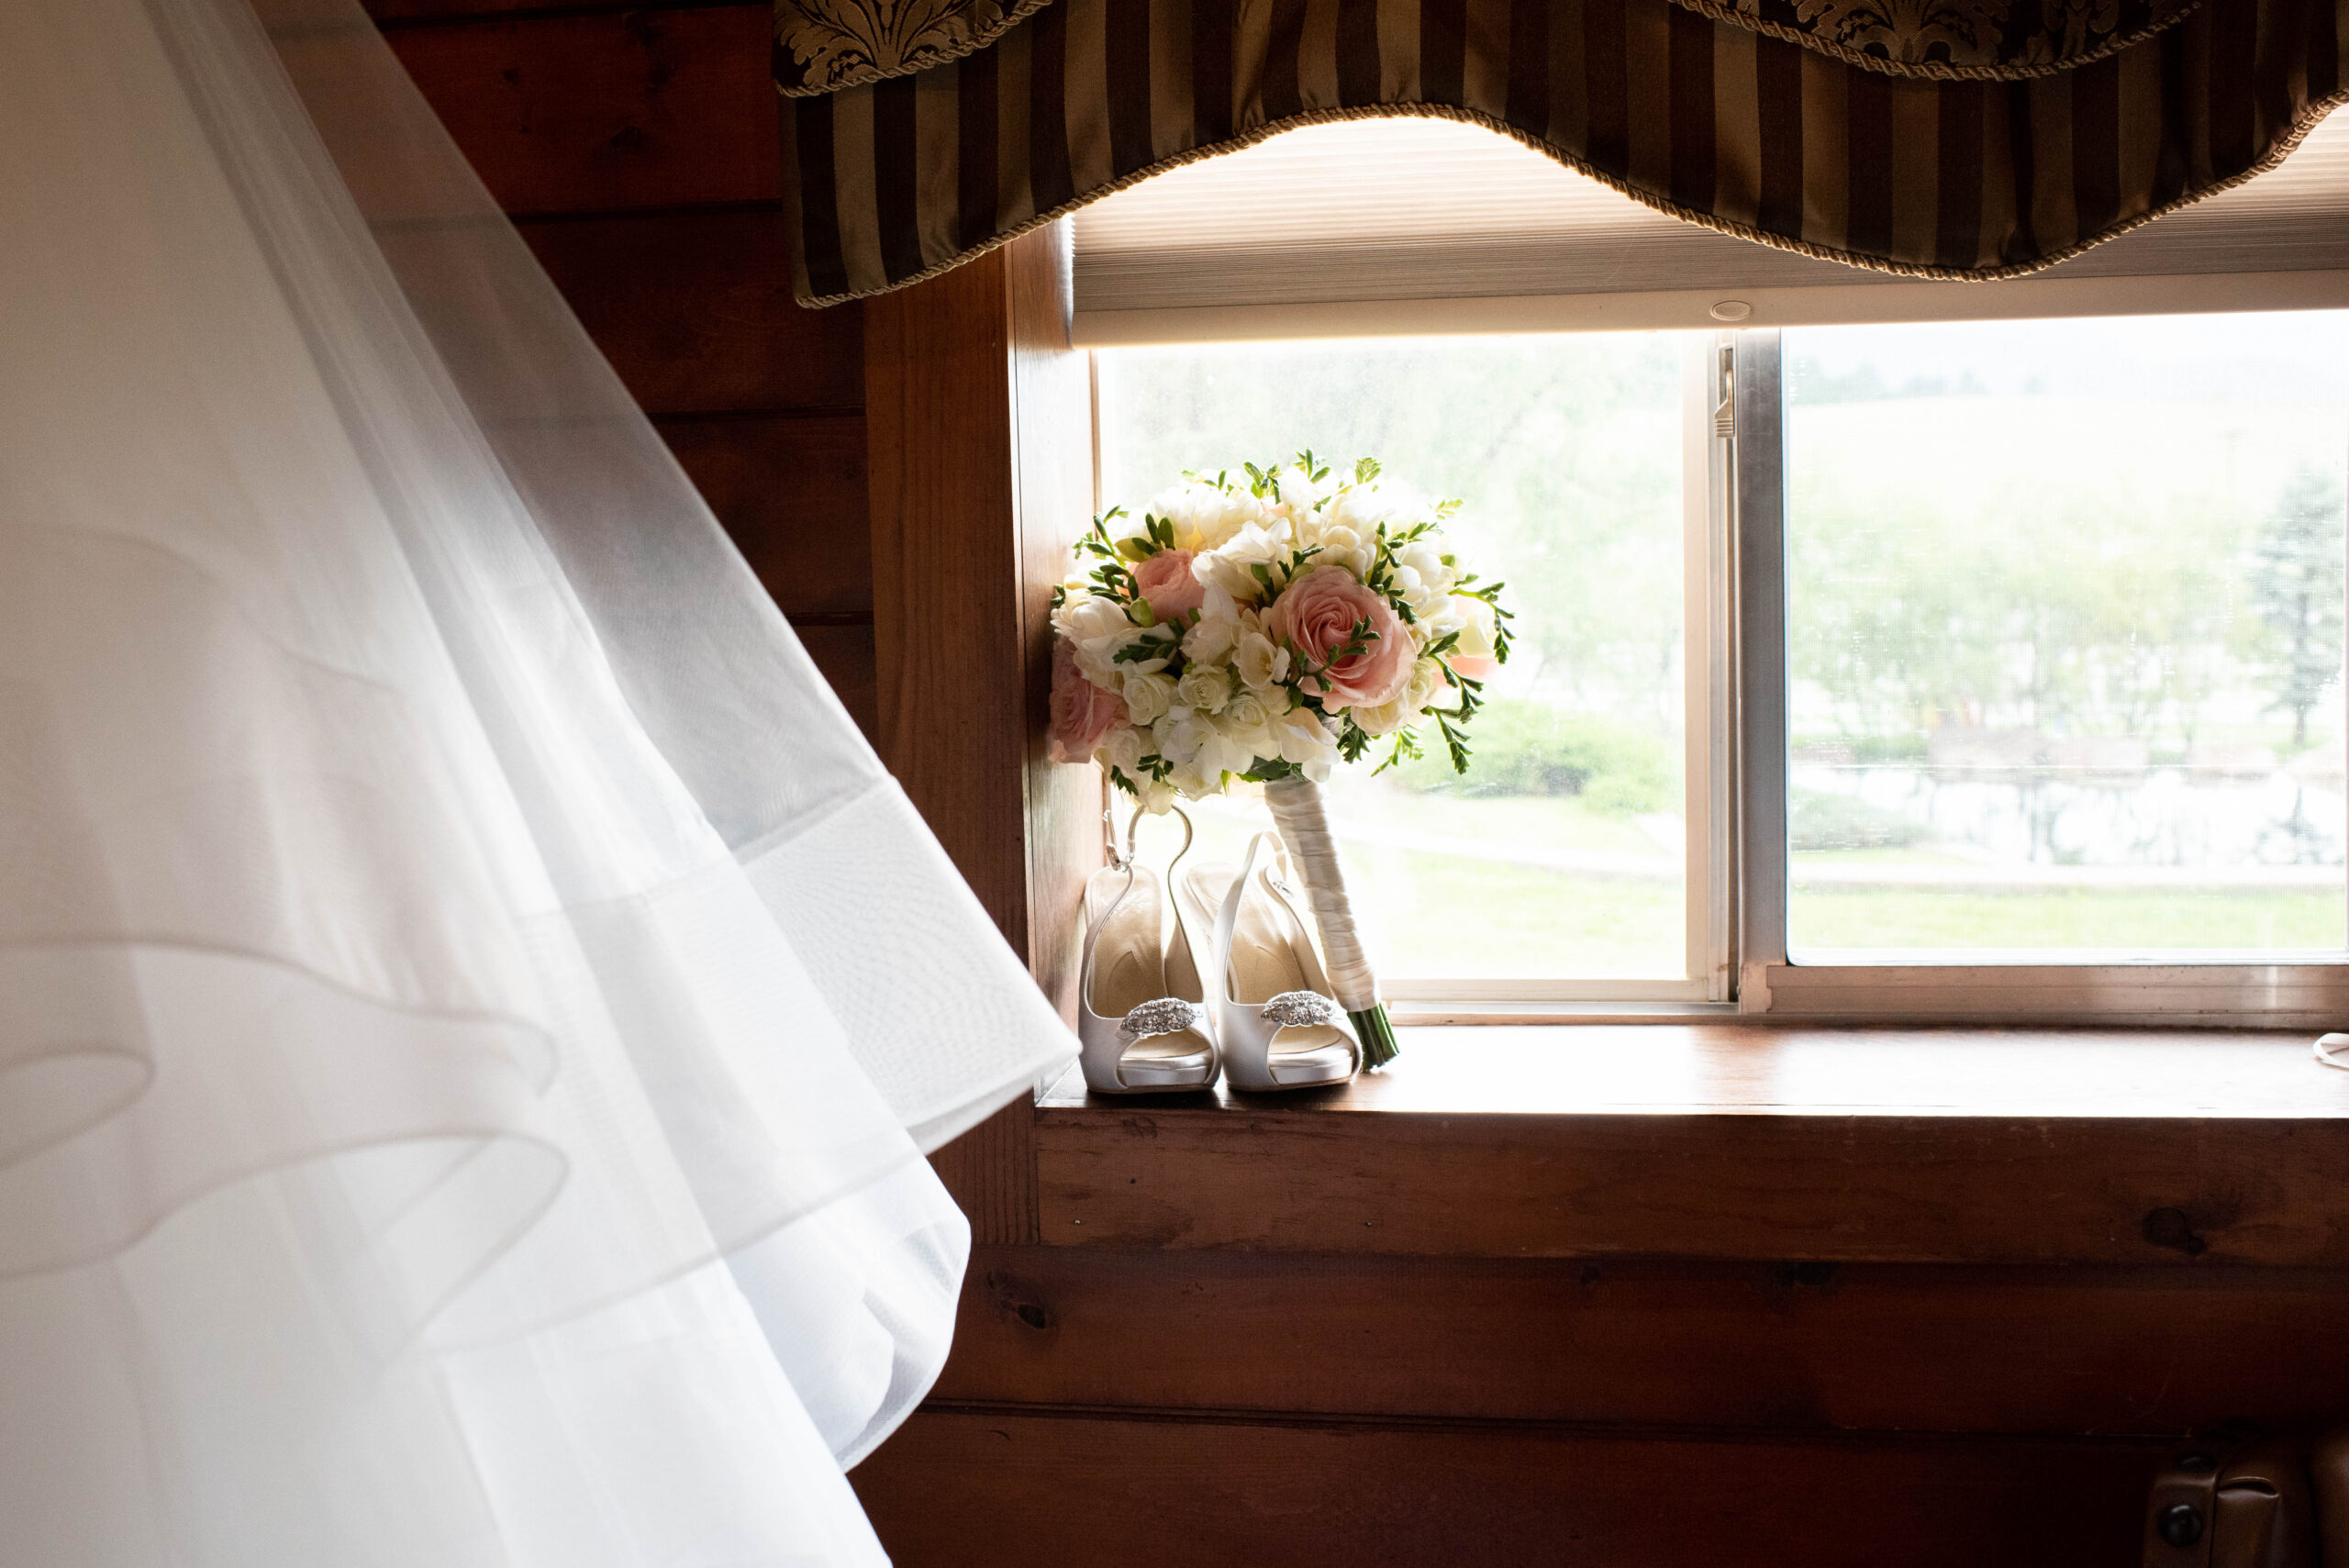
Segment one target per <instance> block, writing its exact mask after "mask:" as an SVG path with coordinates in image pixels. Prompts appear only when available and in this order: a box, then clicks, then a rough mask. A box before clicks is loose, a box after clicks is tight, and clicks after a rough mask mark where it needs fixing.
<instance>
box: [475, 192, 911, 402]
mask: <svg viewBox="0 0 2349 1568" xmlns="http://www.w3.org/2000/svg"><path fill="white" fill-rule="evenodd" d="M522 236H523V238H524V239H528V240H529V243H530V249H531V250H534V251H536V252H537V253H538V257H539V261H540V263H541V264H543V265H544V266H545V268H546V270H547V272H548V274H549V275H550V276H551V277H552V278H553V279H554V283H555V286H556V287H557V288H559V289H561V290H562V295H563V298H564V299H566V300H567V301H569V302H570V305H571V307H572V309H573V310H574V311H576V312H578V315H579V319H580V320H581V322H582V323H584V325H585V327H586V328H587V331H588V334H589V335H590V336H591V337H593V338H594V339H596V346H597V347H598V348H600V349H602V350H604V354H605V357H606V358H607V359H609V360H610V361H612V367H613V368H614V369H615V370H617V371H618V372H619V375H620V379H621V380H622V381H624V382H626V383H627V384H628V389H629V392H630V393H632V394H634V395H635V397H636V400H637V401H638V402H639V403H640V404H642V405H643V406H644V408H645V410H646V412H648V413H651V414H696V413H707V412H711V411H714V410H720V409H747V408H761V409H784V408H833V409H855V408H859V407H862V406H863V402H864V346H863V334H862V330H861V329H862V327H863V311H862V310H861V309H859V308H858V306H855V305H853V304H851V305H843V306H834V307H833V308H831V309H829V310H807V309H803V308H801V307H800V306H799V305H797V304H796V302H795V301H794V300H793V299H792V297H791V258H790V247H789V240H788V238H787V237H786V236H785V232H784V217H783V214H782V212H781V211H780V210H779V209H776V208H772V207H738V208H731V209H727V210H722V211H712V212H685V213H665V214H661V215H658V216H646V217H596V218H562V219H556V220H552V221H540V222H532V223H526V224H524V225H523V227H522Z"/></svg>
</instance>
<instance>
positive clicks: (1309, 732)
mask: <svg viewBox="0 0 2349 1568" xmlns="http://www.w3.org/2000/svg"><path fill="white" fill-rule="evenodd" d="M1272 729H1273V739H1274V740H1275V742H1276V743H1277V744H1278V745H1279V747H1280V751H1281V761H1283V762H1294V763H1296V764H1297V766H1298V767H1300V768H1303V769H1304V770H1305V776H1306V777H1308V778H1309V779H1311V780H1312V781H1313V782H1314V783H1316V784H1319V783H1320V782H1322V781H1323V780H1324V779H1327V778H1328V777H1329V776H1330V765H1331V764H1332V763H1334V762H1336V761H1337V760H1338V738H1337V737H1336V736H1335V735H1332V734H1330V731H1329V728H1327V727H1326V726H1324V725H1323V724H1322V722H1321V716H1320V715H1319V714H1317V713H1315V712H1314V711H1313V710H1312V709H1311V708H1309V707H1297V708H1291V709H1290V710H1289V711H1288V712H1286V713H1284V714H1281V715H1279V716H1278V717H1275V718H1274V720H1273V723H1272Z"/></svg>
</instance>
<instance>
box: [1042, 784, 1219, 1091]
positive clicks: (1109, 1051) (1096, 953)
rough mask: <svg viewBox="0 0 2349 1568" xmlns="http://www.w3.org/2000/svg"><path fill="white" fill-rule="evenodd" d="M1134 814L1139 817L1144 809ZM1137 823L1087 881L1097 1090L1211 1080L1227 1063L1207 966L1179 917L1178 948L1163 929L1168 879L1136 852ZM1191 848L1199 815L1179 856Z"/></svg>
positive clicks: (1084, 1011) (1091, 1069)
mask: <svg viewBox="0 0 2349 1568" xmlns="http://www.w3.org/2000/svg"><path fill="white" fill-rule="evenodd" d="M1177 815H1178V816H1179V815H1181V814H1180V813H1179V812H1178V813H1177ZM1134 816H1135V818H1136V820H1137V821H1139V819H1140V817H1141V813H1140V812H1139V811H1137V812H1136V813H1135V814H1134ZM1134 826H1135V824H1134V823H1129V824H1128V825H1127V828H1126V852H1125V853H1124V855H1122V856H1118V857H1116V858H1115V859H1113V860H1112V861H1111V862H1110V863H1109V864H1108V865H1106V866H1103V867H1102V868H1101V869H1100V870H1099V871H1097V872H1095V873H1093V876H1092V879H1091V880H1090V881H1088V882H1087V883H1086V884H1085V961H1084V965H1083V967H1082V968H1081V969H1080V970H1079V971H1078V978H1077V990H1076V995H1077V1002H1076V1007H1077V1013H1076V1040H1077V1046H1078V1054H1077V1062H1078V1065H1079V1066H1081V1067H1082V1068H1083V1069H1084V1071H1085V1087H1086V1088H1088V1089H1090V1090H1092V1091H1093V1092H1094V1093H1095V1094H1097V1095H1163V1094H1173V1093H1180V1092H1184V1091H1189V1090H1197V1089H1211V1088H1213V1087H1214V1086H1215V1081H1216V1077H1217V1074H1218V1072H1219V1062H1218V1059H1217V1053H1216V1048H1215V1042H1214V1040H1212V1039H1211V1038H1210V1037H1209V1035H1208V1014H1207V1009H1206V1008H1205V1007H1204V1006H1201V1005H1200V987H1199V971H1198V965H1197V962H1194V961H1193V959H1192V956H1191V945H1190V941H1189V940H1188V938H1187V937H1186V934H1185V931H1184V929H1183V926H1182V924H1181V922H1180V921H1177V922H1176V924H1175V940H1174V943H1173V945H1172V946H1171V947H1170V946H1168V945H1166V944H1165V942H1164V941H1163V939H1162V938H1161V936H1160V934H1159V926H1160V893H1159V882H1158V878H1157V876H1156V875H1155V874H1154V873H1152V872H1151V871H1150V869H1149V868H1148V867H1146V866H1144V865H1142V864H1141V862H1138V861H1137V860H1135V859H1134V853H1133V838H1134ZM1190 848H1191V819H1190V818H1189V817H1183V848H1182V849H1181V850H1178V851H1175V861H1177V862H1180V861H1181V860H1182V858H1183V856H1184V855H1185V854H1186V853H1187V852H1188V851H1189V850H1190ZM1114 852H1115V851H1114V850H1113V851H1112V853H1113V854H1114ZM1168 870H1169V871H1170V872H1171V871H1172V870H1173V867H1172V865H1170V866H1169V867H1168Z"/></svg>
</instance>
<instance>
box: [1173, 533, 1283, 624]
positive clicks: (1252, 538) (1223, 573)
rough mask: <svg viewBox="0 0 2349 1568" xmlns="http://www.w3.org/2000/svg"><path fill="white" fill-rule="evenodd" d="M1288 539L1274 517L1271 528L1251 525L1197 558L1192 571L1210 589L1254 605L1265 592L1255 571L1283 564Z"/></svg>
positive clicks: (1276, 579)
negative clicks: (1261, 567) (1215, 548)
mask: <svg viewBox="0 0 2349 1568" xmlns="http://www.w3.org/2000/svg"><path fill="white" fill-rule="evenodd" d="M1289 537H1290V536H1289V527H1288V523H1287V521H1286V519H1283V518H1275V519H1274V520H1273V523H1272V526H1271V527H1270V528H1260V527H1258V526H1257V525H1256V524H1254V523H1250V524H1248V525H1246V526H1245V527H1243V528H1241V530H1240V531H1239V532H1238V533H1236V534H1234V535H1232V536H1231V538H1230V539H1227V540H1226V541H1225V542H1224V543H1223V545H1222V546H1221V548H1219V549H1217V550H1210V551H1208V553H1207V554H1205V555H1203V556H1201V557H1199V558H1198V560H1197V562H1193V563H1192V567H1191V570H1192V571H1193V572H1194V573H1197V576H1198V579H1199V581H1200V582H1202V583H1204V584H1207V585H1208V588H1209V589H1210V590H1213V589H1218V588H1220V589H1222V590H1223V591H1224V592H1225V593H1226V594H1229V595H1231V597H1232V598H1233V599H1234V600H1236V601H1238V602H1240V603H1242V604H1253V603H1254V602H1255V601H1256V600H1257V599H1258V598H1260V597H1263V596H1264V595H1265V593H1266V589H1265V586H1264V584H1263V583H1261V582H1259V581H1258V580H1257V577H1256V573H1255V568H1256V567H1258V566H1267V567H1269V566H1272V565H1274V564H1275V563H1276V562H1286V560H1287V559H1288V554H1289ZM1279 580H1280V579H1279V578H1278V576H1277V575H1275V578H1274V582H1275V584H1277V583H1278V582H1279Z"/></svg>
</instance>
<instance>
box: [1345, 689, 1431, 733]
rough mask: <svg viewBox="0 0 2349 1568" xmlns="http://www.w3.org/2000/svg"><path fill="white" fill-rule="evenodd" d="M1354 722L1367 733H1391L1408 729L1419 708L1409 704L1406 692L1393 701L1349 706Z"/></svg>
mask: <svg viewBox="0 0 2349 1568" xmlns="http://www.w3.org/2000/svg"><path fill="white" fill-rule="evenodd" d="M1346 711H1348V712H1349V713H1351V714H1353V716H1354V722H1355V723H1356V724H1359V725H1361V726H1362V728H1363V732H1364V734H1367V735H1392V734H1394V733H1395V732H1396V731H1397V730H1398V729H1408V728H1411V726H1412V725H1414V724H1416V723H1418V722H1419V709H1418V708H1417V707H1414V706H1412V705H1411V698H1410V695H1409V694H1408V693H1406V694H1404V695H1401V696H1399V697H1397V698H1396V699H1395V700H1394V701H1393V702H1383V703H1379V704H1377V705H1376V706H1372V707H1356V708H1349V709H1347V710H1346Z"/></svg>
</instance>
